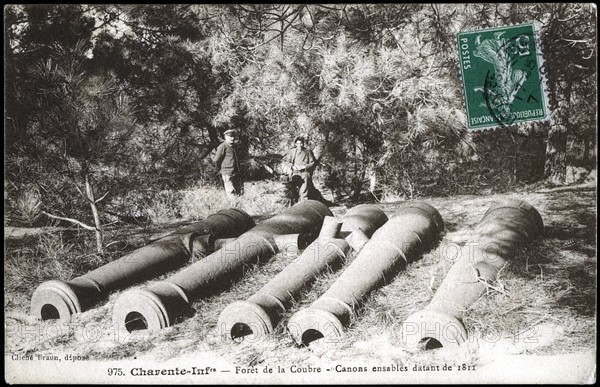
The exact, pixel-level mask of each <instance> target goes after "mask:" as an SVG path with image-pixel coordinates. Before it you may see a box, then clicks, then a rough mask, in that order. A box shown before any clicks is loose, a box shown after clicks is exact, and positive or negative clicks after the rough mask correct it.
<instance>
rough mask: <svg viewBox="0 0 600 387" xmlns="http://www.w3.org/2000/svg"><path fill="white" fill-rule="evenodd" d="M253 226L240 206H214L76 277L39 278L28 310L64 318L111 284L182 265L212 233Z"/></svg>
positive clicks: (207, 246)
mask: <svg viewBox="0 0 600 387" xmlns="http://www.w3.org/2000/svg"><path fill="white" fill-rule="evenodd" d="M252 227H254V221H253V220H252V217H250V215H248V214H246V213H245V212H244V211H241V210H238V209H226V210H222V211H219V212H217V213H215V214H212V215H209V216H208V217H206V218H205V219H204V220H202V221H199V222H195V223H192V224H190V225H188V226H184V227H181V228H179V229H177V230H175V231H174V232H172V233H170V234H168V235H166V236H164V237H162V238H160V239H158V240H156V241H154V242H153V243H151V244H149V245H147V246H144V247H141V248H139V249H136V250H134V251H132V252H131V253H129V254H127V255H125V256H123V257H121V258H119V259H117V260H114V261H112V262H110V263H108V264H106V265H104V266H101V267H99V268H97V269H95V270H93V271H90V272H89V273H87V274H85V275H83V276H81V277H77V278H74V279H72V280H70V281H68V282H66V281H60V280H52V281H47V282H44V283H42V284H40V285H39V286H38V288H37V289H36V290H35V291H34V292H33V296H32V298H31V314H32V315H34V316H36V317H38V318H41V319H42V320H48V319H63V320H64V319H69V318H70V317H71V315H73V314H75V313H81V312H84V311H85V310H87V309H89V308H90V307H91V306H93V305H94V304H95V303H96V302H98V301H99V300H100V299H102V298H104V297H106V296H107V295H108V294H109V293H110V292H112V291H114V290H117V289H122V288H125V287H127V286H130V285H132V284H135V283H138V282H141V281H144V280H147V279H150V278H152V277H155V276H158V275H160V274H164V273H167V272H169V271H171V270H174V269H177V268H178V267H180V266H183V265H185V264H186V263H187V262H188V261H189V259H190V258H191V256H192V254H193V253H194V251H196V252H199V253H200V254H205V253H207V252H210V251H211V248H212V244H213V243H214V240H215V239H216V238H229V237H237V236H239V235H240V234H242V233H243V232H245V231H246V230H248V229H250V228H252Z"/></svg>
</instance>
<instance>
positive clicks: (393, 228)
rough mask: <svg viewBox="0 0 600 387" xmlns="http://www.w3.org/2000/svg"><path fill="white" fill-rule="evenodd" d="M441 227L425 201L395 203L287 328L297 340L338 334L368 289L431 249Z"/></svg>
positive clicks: (439, 219) (372, 289) (378, 284)
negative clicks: (386, 217) (340, 270)
mask: <svg viewBox="0 0 600 387" xmlns="http://www.w3.org/2000/svg"><path fill="white" fill-rule="evenodd" d="M443 229H444V221H443V220H442V217H441V215H440V214H439V212H438V211H437V210H436V209H435V208H434V207H432V206H430V205H428V204H425V203H418V202H415V203H410V204H408V205H406V206H405V207H403V208H401V209H399V210H398V211H397V212H396V213H395V214H394V215H393V216H392V218H391V219H390V220H388V221H387V223H385V224H384V225H383V226H382V227H381V228H379V229H378V230H377V231H375V233H374V234H373V236H372V237H371V239H370V240H369V241H368V242H367V243H366V244H365V245H364V247H363V248H362V250H361V251H360V253H359V254H358V256H357V257H356V258H355V259H354V261H353V262H352V263H351V264H350V265H349V266H348V268H347V269H346V270H344V272H343V273H342V274H341V275H340V277H339V278H338V279H337V280H336V281H335V282H334V283H333V285H331V287H330V288H329V289H328V290H327V291H326V292H325V293H324V294H323V295H322V296H321V297H320V298H318V299H317V300H316V301H315V302H314V303H313V304H312V305H311V306H310V307H308V308H306V309H303V310H300V311H299V312H297V313H295V314H294V315H293V316H292V317H291V318H290V320H289V322H288V325H287V328H288V331H289V333H290V334H291V335H292V337H293V339H294V340H295V341H296V343H297V344H299V345H301V344H303V345H308V344H310V343H311V342H313V341H315V340H318V339H321V338H323V337H327V338H334V337H342V336H343V335H344V327H346V326H348V325H349V323H350V318H351V316H353V315H354V314H355V312H356V310H357V308H358V307H360V305H362V303H363V302H364V301H365V299H366V298H367V297H368V295H369V294H370V293H371V292H372V291H374V290H376V289H378V288H379V287H381V286H383V285H385V284H386V283H387V282H389V281H390V280H392V279H393V278H394V276H395V275H396V274H397V273H398V272H399V271H400V270H403V269H404V268H405V267H406V266H407V264H409V263H410V262H412V261H414V260H416V259H418V258H419V257H420V256H421V255H422V254H423V253H424V252H425V251H427V250H429V249H431V247H433V245H434V244H435V243H436V242H437V240H438V239H439V237H440V235H441V232H442V231H443Z"/></svg>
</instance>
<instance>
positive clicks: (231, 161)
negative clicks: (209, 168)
mask: <svg viewBox="0 0 600 387" xmlns="http://www.w3.org/2000/svg"><path fill="white" fill-rule="evenodd" d="M223 134H224V136H225V141H224V142H222V143H221V144H220V145H219V146H218V147H217V150H216V152H215V154H214V155H213V156H212V157H211V158H212V160H213V161H214V162H215V164H217V166H218V167H219V168H220V169H221V176H222V177H223V186H224V187H225V193H226V194H227V197H228V198H230V199H233V198H235V197H236V196H240V195H242V194H243V193H244V182H243V180H242V172H241V170H240V164H239V160H238V155H237V151H238V150H237V147H238V144H239V138H238V131H237V130H236V129H229V130H226V131H225V133H223Z"/></svg>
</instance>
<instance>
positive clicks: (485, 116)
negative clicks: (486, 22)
mask: <svg viewBox="0 0 600 387" xmlns="http://www.w3.org/2000/svg"><path fill="white" fill-rule="evenodd" d="M537 39H538V36H536V29H535V25H534V24H521V25H515V26H506V27H500V28H489V29H484V30H477V31H469V32H460V33H458V35H457V41H458V51H459V56H460V69H461V74H462V82H463V90H464V95H465V106H466V110H467V126H468V128H469V129H487V128H494V127H502V126H508V125H513V124H518V123H520V122H527V121H539V120H546V119H548V117H549V114H550V113H549V111H548V103H547V99H546V95H545V93H544V78H543V76H542V74H541V72H540V68H541V63H542V60H541V58H542V57H541V53H540V52H539V51H538V50H539V49H538V45H537V43H536V40H537Z"/></svg>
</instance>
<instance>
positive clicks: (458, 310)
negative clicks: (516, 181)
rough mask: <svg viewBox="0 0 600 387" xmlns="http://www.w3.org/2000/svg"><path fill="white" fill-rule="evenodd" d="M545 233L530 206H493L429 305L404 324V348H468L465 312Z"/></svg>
mask: <svg viewBox="0 0 600 387" xmlns="http://www.w3.org/2000/svg"><path fill="white" fill-rule="evenodd" d="M543 231H544V223H543V221H542V217H541V216H540V214H539V213H538V211H537V210H536V209H535V208H534V207H533V206H531V205H530V204H529V203H526V202H524V201H517V200H510V201H507V202H503V203H497V204H494V205H492V206H491V207H490V208H489V209H488V211H487V212H486V213H485V215H484V216H483V218H482V220H481V221H480V222H479V224H478V225H477V226H476V227H475V228H474V230H473V232H472V235H471V237H470V238H469V241H468V242H467V243H466V244H465V245H464V246H463V247H462V249H461V250H460V255H459V256H458V258H457V260H456V262H454V263H453V265H452V267H451V268H450V270H449V271H448V273H447V274H446V276H445V277H444V280H443V281H442V283H441V284H440V287H439V288H438V289H437V291H436V293H435V295H434V296H433V299H432V300H431V302H430V303H429V305H428V306H427V307H426V308H425V309H423V310H421V311H419V312H416V313H414V314H412V315H410V316H409V317H408V318H407V319H406V320H405V321H404V323H403V324H402V342H403V343H404V345H406V346H407V347H411V348H419V349H424V350H429V349H435V348H440V347H457V346H459V345H460V344H461V343H464V342H465V341H466V340H467V339H468V335H467V331H466V329H465V326H464V324H463V316H464V312H465V311H466V310H467V309H468V308H469V307H470V306H471V305H472V304H473V303H474V302H475V301H476V300H477V299H478V298H479V297H480V296H481V294H483V292H485V291H486V288H487V287H488V286H489V284H490V283H491V282H492V281H495V280H496V277H497V274H498V272H499V271H500V270H501V269H502V267H503V266H504V265H505V264H506V263H507V262H508V260H510V259H513V258H514V257H515V256H517V255H518V252H519V250H520V249H521V248H523V247H524V246H525V245H526V244H529V243H530V242H531V241H533V240H534V239H536V238H539V237H540V236H541V235H542V233H543Z"/></svg>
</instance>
